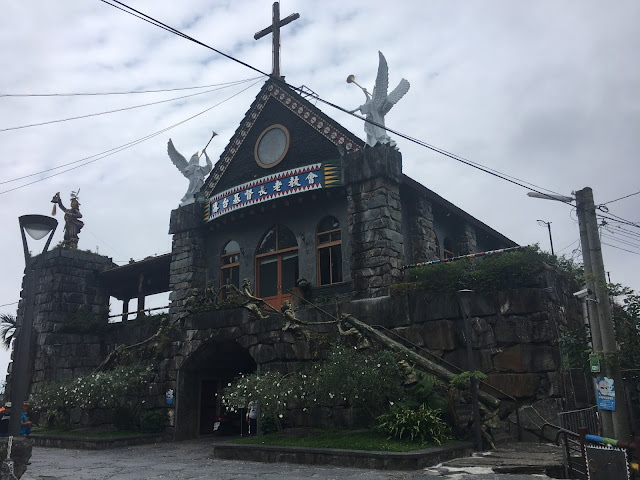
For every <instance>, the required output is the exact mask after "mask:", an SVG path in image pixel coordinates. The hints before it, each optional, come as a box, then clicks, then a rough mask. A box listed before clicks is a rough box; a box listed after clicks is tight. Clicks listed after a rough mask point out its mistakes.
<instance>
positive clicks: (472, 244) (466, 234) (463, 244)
mask: <svg viewBox="0 0 640 480" xmlns="http://www.w3.org/2000/svg"><path fill="white" fill-rule="evenodd" d="M477 251H478V244H477V241H476V229H475V228H473V226H471V225H470V224H469V223H468V222H465V224H464V228H463V229H462V233H461V234H460V236H459V237H458V255H469V254H470V253H476V252H477Z"/></svg>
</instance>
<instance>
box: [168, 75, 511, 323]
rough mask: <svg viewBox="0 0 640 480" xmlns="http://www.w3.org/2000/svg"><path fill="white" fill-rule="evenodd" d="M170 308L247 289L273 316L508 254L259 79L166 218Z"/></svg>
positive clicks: (368, 150) (493, 235)
mask: <svg viewBox="0 0 640 480" xmlns="http://www.w3.org/2000/svg"><path fill="white" fill-rule="evenodd" d="M170 233H172V234H173V235H174V243H173V245H174V247H173V258H174V260H177V259H180V260H179V261H173V262H172V263H171V277H170V278H171V280H170V291H171V292H172V293H171V309H172V313H176V312H178V311H180V310H181V309H182V307H183V306H184V300H185V299H186V297H187V296H188V290H189V289H190V288H194V287H198V288H204V287H205V286H210V287H213V288H214V289H215V290H218V289H219V288H220V287H222V286H223V285H225V284H226V283H227V282H229V283H231V284H233V285H235V286H237V287H240V285H241V283H242V281H243V280H244V279H248V280H250V282H251V284H252V285H253V288H254V292H255V295H256V296H258V297H261V298H263V299H264V300H266V301H267V302H269V303H270V304H271V305H273V306H275V307H276V308H279V306H280V305H281V304H282V302H283V301H285V300H287V299H290V298H291V289H292V288H294V287H295V286H296V285H297V284H298V283H300V282H304V284H305V285H308V286H310V287H311V288H310V290H311V292H312V295H311V296H312V298H313V297H326V296H336V295H338V296H351V297H352V298H369V297H377V296H382V295H386V294H388V291H389V287H390V285H392V284H393V283H394V282H397V281H399V280H400V279H401V278H402V271H403V267H404V266H406V265H410V264H415V263H420V262H425V261H433V260H447V259H449V258H452V257H454V256H460V255H467V254H471V253H476V252H482V251H487V250H496V249H501V248H507V247H513V246H515V245H516V244H515V243H514V242H513V241H511V240H510V239H508V238H506V237H505V236H504V235H502V234H500V233H499V232H497V231H495V230H493V229H492V228H490V227H489V226H487V225H485V224H484V223H482V222H481V221H479V220H477V219H476V218H474V217H472V216H471V215H469V214H468V213H466V212H464V211H463V210H461V209H459V208H458V207H456V206H455V205H453V204H451V203H450V202H448V201H446V200H445V199H444V198H442V197H440V196H439V195H437V194H436V193H435V192H433V191H431V190H429V189H428V188H426V187H425V186H423V185H421V184H419V183H418V182H416V181H415V180H413V179H411V178H410V177H408V176H406V175H404V174H403V173H402V156H401V153H400V152H399V150H398V149H397V148H395V147H394V146H391V145H389V144H386V145H382V144H376V145H375V146H369V145H367V144H366V143H365V142H364V141H362V140H361V139H360V138H358V136H356V135H355V134H353V133H352V132H349V131H348V130H347V129H345V128H344V127H343V126H341V125H340V124H339V123H337V122H336V121H335V120H333V119H332V118H330V117H328V116H327V115H325V114H324V113H322V112H321V111H320V110H319V109H318V108H316V107H315V106H314V105H313V104H311V103H310V102H309V101H307V100H306V99H305V98H304V97H303V96H302V95H300V94H299V93H298V92H296V91H294V90H293V89H291V88H289V87H288V86H286V84H284V83H283V82H281V81H278V80H277V79H270V80H268V81H267V82H266V83H265V84H264V86H263V88H262V89H261V91H260V92H259V94H258V96H257V97H256V99H255V101H254V102H253V104H252V105H251V107H250V108H249V110H248V112H247V114H246V115H245V117H244V118H243V119H242V121H241V123H240V125H239V127H238V129H237V130H236V132H235V134H234V135H233V137H232V138H231V141H230V142H229V144H228V145H227V146H226V148H225V150H224V151H223V153H222V155H221V157H220V159H219V160H218V161H217V162H216V164H215V167H214V169H213V171H212V172H211V174H210V175H209V177H208V178H207V180H206V182H205V184H204V187H203V188H202V190H201V191H200V192H199V194H198V195H197V196H196V201H195V202H193V203H191V204H188V205H184V206H181V207H180V208H178V209H177V210H174V211H173V212H172V215H171V226H170Z"/></svg>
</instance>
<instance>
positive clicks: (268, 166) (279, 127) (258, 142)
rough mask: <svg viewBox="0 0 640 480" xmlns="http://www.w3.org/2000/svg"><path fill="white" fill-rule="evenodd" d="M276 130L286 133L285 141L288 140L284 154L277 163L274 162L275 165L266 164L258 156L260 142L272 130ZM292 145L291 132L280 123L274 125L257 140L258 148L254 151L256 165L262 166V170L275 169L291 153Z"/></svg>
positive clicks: (265, 130)
mask: <svg viewBox="0 0 640 480" xmlns="http://www.w3.org/2000/svg"><path fill="white" fill-rule="evenodd" d="M276 128H277V129H279V130H281V131H282V132H284V135H285V139H286V143H285V146H284V150H283V151H282V154H280V156H279V157H278V159H277V160H276V161H275V162H273V163H264V162H263V161H262V160H260V157H259V156H258V147H259V146H260V142H261V141H262V138H263V137H264V136H265V135H266V134H267V133H269V132H270V131H271V130H274V129H276ZM290 144H291V137H290V135H289V130H287V127H285V126H284V125H282V124H280V123H276V124H274V125H271V126H270V127H267V128H265V129H264V131H263V132H262V133H261V134H260V136H259V137H258V140H256V146H255V147H254V149H253V156H254V158H255V160H256V163H257V164H258V165H260V166H261V167H262V168H273V167H275V166H276V165H278V164H279V163H280V162H281V161H282V159H283V158H284V157H285V155H286V154H287V152H288V151H289V146H290Z"/></svg>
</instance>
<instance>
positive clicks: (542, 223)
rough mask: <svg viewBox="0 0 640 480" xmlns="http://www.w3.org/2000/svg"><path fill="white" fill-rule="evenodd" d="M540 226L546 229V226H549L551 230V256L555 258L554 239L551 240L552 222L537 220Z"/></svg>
mask: <svg viewBox="0 0 640 480" xmlns="http://www.w3.org/2000/svg"><path fill="white" fill-rule="evenodd" d="M537 222H538V225H540V226H541V227H544V226H545V225H546V226H547V228H548V229H549V243H550V244H551V255H553V256H554V257H555V255H556V254H555V253H554V251H553V238H551V222H545V221H544V220H537Z"/></svg>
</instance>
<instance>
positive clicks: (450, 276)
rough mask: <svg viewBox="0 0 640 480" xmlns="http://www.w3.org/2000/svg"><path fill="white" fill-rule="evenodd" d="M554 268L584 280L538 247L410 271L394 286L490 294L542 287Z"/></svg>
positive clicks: (394, 288)
mask: <svg viewBox="0 0 640 480" xmlns="http://www.w3.org/2000/svg"><path fill="white" fill-rule="evenodd" d="M549 266H550V267H552V268H555V269H557V270H558V271H560V272H561V273H563V274H564V275H565V276H567V277H568V278H570V279H573V280H578V281H579V283H580V284H581V283H582V281H581V279H582V268H581V267H580V266H578V265H576V264H575V263H573V262H572V261H571V260H569V259H566V258H564V257H560V258H558V257H554V256H552V255H549V254H547V253H544V252H541V251H540V249H539V248H538V246H537V245H536V246H533V247H530V248H526V249H523V250H516V251H512V252H505V253H501V254H498V255H489V256H486V257H474V258H469V259H461V260H456V261H454V262H446V263H436V264H433V265H425V266H423V267H418V268H414V269H411V270H410V271H408V272H407V275H406V278H407V280H408V282H406V283H401V284H396V285H393V286H392V287H391V293H392V294H396V295H398V294H402V293H405V292H407V291H414V290H423V291H430V292H455V291H458V290H461V289H470V290H475V291H476V292H491V291H498V290H509V289H513V288H521V287H532V286H537V285H539V282H540V280H539V278H538V276H539V275H540V274H541V273H542V272H543V271H544V269H545V268H548V267H549Z"/></svg>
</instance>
